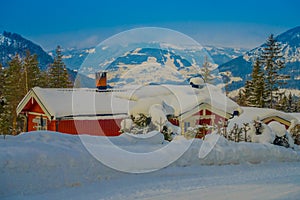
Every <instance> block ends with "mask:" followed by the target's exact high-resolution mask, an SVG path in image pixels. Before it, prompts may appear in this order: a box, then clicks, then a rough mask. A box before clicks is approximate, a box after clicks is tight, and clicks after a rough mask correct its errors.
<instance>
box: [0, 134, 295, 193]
mask: <svg viewBox="0 0 300 200" xmlns="http://www.w3.org/2000/svg"><path fill="white" fill-rule="evenodd" d="M82 137H83V139H84V140H85V142H89V143H90V144H101V146H102V149H103V150H105V151H104V152H102V153H107V155H109V156H111V158H114V159H119V160H114V162H115V163H117V164H118V165H119V166H122V167H124V168H125V169H126V168H128V169H136V170H140V168H144V169H146V170H145V171H147V170H148V171H149V169H150V171H151V170H152V171H153V170H155V169H156V168H157V167H161V166H163V164H165V163H164V162H165V161H164V160H163V159H162V158H167V157H170V158H172V156H173V155H174V154H177V153H178V152H180V153H182V154H181V155H180V154H178V155H180V156H179V157H178V159H176V160H175V161H174V162H172V163H170V166H173V167H183V166H198V167H201V165H224V164H240V163H261V162H268V161H278V162H283V161H284V162H285V161H300V154H299V148H298V146H296V147H295V150H293V149H290V148H289V149H288V148H284V147H281V146H275V145H271V144H259V143H244V142H241V143H234V142H230V141H227V140H226V139H225V138H223V137H222V136H219V137H216V135H215V134H211V135H208V136H207V137H206V139H205V140H204V141H202V140H200V139H195V140H186V139H185V138H183V137H182V136H178V137H176V138H175V139H174V140H173V141H172V142H166V141H164V140H163V136H162V135H161V134H160V133H159V132H152V133H150V135H143V136H142V137H137V136H136V135H132V134H122V135H121V136H118V137H113V138H106V137H97V136H86V135H85V136H82ZM216 138H217V139H216ZM82 141H83V140H82V138H81V136H80V137H79V136H73V135H67V134H61V133H56V132H47V131H40V132H29V133H24V134H21V135H19V136H15V137H13V136H7V137H6V139H5V140H4V139H0V177H1V178H0V184H1V187H0V198H1V197H4V196H10V195H14V194H20V193H22V194H32V193H40V192H45V191H46V190H47V191H49V190H55V189H59V188H61V187H74V186H80V185H82V184H85V183H92V182H97V181H102V180H107V179H113V178H114V177H119V176H122V175H124V174H125V173H124V172H121V171H118V170H114V169H112V168H110V167H108V166H107V165H105V164H103V163H101V162H99V160H97V159H95V157H93V156H92V155H91V154H90V153H89V151H88V150H87V149H86V146H85V144H83V142H82ZM205 143H206V144H207V143H208V144H214V143H215V145H212V146H211V149H209V151H207V152H206V155H205V156H202V157H201V158H199V153H200V151H201V150H200V149H201V147H202V145H205ZM112 144H113V145H115V146H117V147H118V148H121V149H123V152H125V151H127V152H128V154H120V155H117V156H115V157H114V156H113V154H114V151H110V150H111V149H112ZM208 146H209V145H208ZM187 147H188V148H187ZM185 148H186V149H185ZM161 149H164V151H161ZM182 149H184V151H182ZM204 150H205V149H204ZM206 150H207V149H206ZM130 152H131V154H140V155H141V156H147V154H145V153H147V152H156V153H157V154H156V156H152V157H150V158H149V159H148V158H146V159H145V160H148V161H147V162H142V163H137V162H136V161H135V160H131V157H130V156H125V155H130ZM119 153H120V151H119ZM159 153H162V154H161V155H160V154H159ZM163 154H164V155H163ZM201 155H203V152H202V154H201ZM162 162H163V163H162ZM157 169H159V168H157ZM125 171H126V170H125ZM200 171H201V170H200Z"/></svg>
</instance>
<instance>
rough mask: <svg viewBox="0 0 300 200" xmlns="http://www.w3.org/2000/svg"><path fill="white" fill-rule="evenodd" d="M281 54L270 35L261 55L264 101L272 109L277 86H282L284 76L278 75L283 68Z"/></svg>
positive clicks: (276, 43)
mask: <svg viewBox="0 0 300 200" xmlns="http://www.w3.org/2000/svg"><path fill="white" fill-rule="evenodd" d="M281 53H282V47H281V45H280V44H279V43H278V42H277V41H276V40H275V39H274V37H273V34H272V35H270V36H269V38H268V39H267V42H266V46H265V47H264V48H263V51H262V55H261V58H262V62H263V64H264V69H265V84H266V85H265V87H266V95H267V97H268V98H267V99H266V100H267V107H269V108H274V105H275V102H276V100H277V99H276V98H277V96H276V92H277V91H278V89H279V86H280V85H282V84H283V82H282V79H283V78H284V76H283V75H281V74H279V71H280V70H281V69H283V68H284V67H285V66H284V62H283V60H282V55H281Z"/></svg>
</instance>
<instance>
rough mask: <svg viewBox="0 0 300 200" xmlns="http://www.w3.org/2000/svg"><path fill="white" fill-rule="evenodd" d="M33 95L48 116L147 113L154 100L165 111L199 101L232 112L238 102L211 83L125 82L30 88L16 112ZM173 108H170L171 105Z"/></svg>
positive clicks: (185, 109) (178, 111)
mask: <svg viewBox="0 0 300 200" xmlns="http://www.w3.org/2000/svg"><path fill="white" fill-rule="evenodd" d="M32 98H34V99H35V100H36V101H37V102H38V103H39V105H40V106H41V107H42V109H43V111H44V112H45V114H46V115H47V116H48V117H49V118H54V119H56V118H62V117H67V116H72V117H81V118H82V117H86V116H91V117H92V116H98V115H101V116H105V115H115V116H116V115H127V114H133V115H135V114H139V113H144V114H146V115H148V114H149V108H150V107H151V106H152V105H154V104H160V105H162V106H163V107H164V108H165V110H166V111H167V112H168V114H169V112H174V113H172V114H174V115H176V116H180V115H182V114H184V113H187V112H189V111H192V110H194V109H197V108H198V106H199V105H202V104H207V105H210V107H211V109H212V111H213V110H214V109H215V110H218V111H222V112H224V113H231V114H232V113H233V112H234V111H236V110H239V106H238V105H237V104H236V103H235V102H233V101H232V100H230V99H229V98H227V97H226V95H225V94H223V93H222V92H221V90H220V89H219V88H217V87H215V86H212V85H209V84H207V85H204V86H203V87H202V88H193V87H191V86H190V85H146V86H127V87H124V88H121V89H116V90H111V91H106V92H97V91H96V89H88V88H77V89H76V88H74V89H73V88H71V89H57V88H54V89H53V88H51V89H49V88H39V87H35V88H33V89H32V90H31V91H30V92H29V93H28V94H27V95H26V96H25V97H24V99H23V100H22V101H21V102H20V104H19V106H18V108H17V113H18V114H19V113H20V112H22V109H23V108H24V106H25V105H26V104H27V103H28V102H29V101H30V100H31V99H32ZM172 108H173V109H172Z"/></svg>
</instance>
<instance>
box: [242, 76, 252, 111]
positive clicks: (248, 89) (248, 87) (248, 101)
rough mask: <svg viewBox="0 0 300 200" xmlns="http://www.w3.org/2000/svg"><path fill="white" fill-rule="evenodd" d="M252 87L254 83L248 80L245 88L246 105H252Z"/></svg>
mask: <svg viewBox="0 0 300 200" xmlns="http://www.w3.org/2000/svg"><path fill="white" fill-rule="evenodd" d="M252 87H253V83H252V81H251V80H248V81H246V83H245V90H244V105H245V106H252V98H251V97H252Z"/></svg>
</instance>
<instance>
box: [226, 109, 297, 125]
mask: <svg viewBox="0 0 300 200" xmlns="http://www.w3.org/2000/svg"><path fill="white" fill-rule="evenodd" d="M242 109H243V114H242V115H240V116H238V117H235V118H234V119H232V120H230V125H231V126H233V124H234V123H236V124H238V125H242V124H243V123H249V122H252V121H253V120H264V119H267V118H269V117H279V118H281V119H283V120H286V121H289V122H291V121H292V120H296V121H297V119H296V117H294V116H293V115H291V114H290V113H285V112H282V111H279V110H275V109H269V108H256V107H242Z"/></svg>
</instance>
